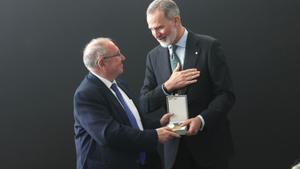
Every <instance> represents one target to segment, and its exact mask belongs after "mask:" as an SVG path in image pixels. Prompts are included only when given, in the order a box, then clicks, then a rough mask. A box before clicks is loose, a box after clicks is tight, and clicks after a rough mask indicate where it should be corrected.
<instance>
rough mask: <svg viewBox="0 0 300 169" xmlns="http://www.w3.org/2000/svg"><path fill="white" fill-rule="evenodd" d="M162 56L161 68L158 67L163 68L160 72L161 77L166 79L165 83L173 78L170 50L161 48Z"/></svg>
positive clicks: (160, 60) (160, 58)
mask: <svg viewBox="0 0 300 169" xmlns="http://www.w3.org/2000/svg"><path fill="white" fill-rule="evenodd" d="M159 50H160V52H159V53H160V54H161V55H160V56H159V58H158V60H159V62H158V63H159V64H160V65H159V66H157V67H158V68H161V70H160V71H159V72H161V77H162V78H163V79H164V81H166V80H168V79H169V77H170V76H171V74H172V71H171V66H170V59H169V57H170V55H169V50H168V48H163V47H160V49H159Z"/></svg>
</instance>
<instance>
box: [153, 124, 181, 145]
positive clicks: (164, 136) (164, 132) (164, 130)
mask: <svg viewBox="0 0 300 169" xmlns="http://www.w3.org/2000/svg"><path fill="white" fill-rule="evenodd" d="M156 132H157V136H158V142H159V143H160V144H163V143H165V142H167V141H169V140H171V139H174V138H180V135H178V134H176V133H174V132H173V131H172V129H170V128H169V127H161V128H157V129H156Z"/></svg>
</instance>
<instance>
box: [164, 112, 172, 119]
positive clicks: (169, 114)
mask: <svg viewBox="0 0 300 169" xmlns="http://www.w3.org/2000/svg"><path fill="white" fill-rule="evenodd" d="M173 115H174V113H167V114H165V115H164V116H165V117H168V118H169V117H171V116H173Z"/></svg>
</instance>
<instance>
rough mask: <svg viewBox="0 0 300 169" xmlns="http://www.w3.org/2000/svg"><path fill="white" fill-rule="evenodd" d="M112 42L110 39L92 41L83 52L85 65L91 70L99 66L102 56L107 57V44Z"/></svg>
mask: <svg viewBox="0 0 300 169" xmlns="http://www.w3.org/2000/svg"><path fill="white" fill-rule="evenodd" d="M110 41H112V40H111V39H110V38H103V37H100V38H96V39H92V40H91V41H90V42H89V43H88V44H87V45H86V46H85V48H84V50H83V63H84V65H85V66H86V67H87V68H88V69H89V68H94V67H96V66H97V62H98V59H99V57H100V56H104V55H106V49H105V44H107V43H108V42H110Z"/></svg>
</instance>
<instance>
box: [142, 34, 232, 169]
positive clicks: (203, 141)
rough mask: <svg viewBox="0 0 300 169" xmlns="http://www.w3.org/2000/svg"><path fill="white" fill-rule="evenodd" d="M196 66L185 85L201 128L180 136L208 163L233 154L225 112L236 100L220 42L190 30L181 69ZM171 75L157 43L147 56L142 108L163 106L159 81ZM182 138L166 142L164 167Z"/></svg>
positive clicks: (191, 114)
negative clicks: (192, 80) (194, 80)
mask: <svg viewBox="0 0 300 169" xmlns="http://www.w3.org/2000/svg"><path fill="white" fill-rule="evenodd" d="M189 68H197V69H198V70H200V77H199V78H198V81H197V83H195V84H192V85H190V86H188V87H186V89H185V90H184V91H185V94H186V95H187V98H188V109H189V117H190V118H191V117H195V116H197V115H199V114H201V115H202V117H203V118H204V121H205V127H204V129H203V131H201V132H199V133H198V134H197V135H195V136H191V137H182V138H181V139H185V142H186V143H187V148H188V149H189V150H188V151H190V152H191V153H192V155H193V157H194V159H196V160H197V161H198V162H199V163H201V165H210V164H212V163H214V162H215V161H218V160H219V159H224V158H227V157H229V156H230V155H232V154H233V143H232V138H231V133H230V126H229V120H228V118H227V114H228V112H229V110H230V109H231V107H232V106H233V104H234V102H235V96H234V93H233V88H232V81H231V77H230V73H229V69H228V67H227V64H226V61H225V56H224V54H223V51H222V48H221V45H220V43H218V41H217V40H216V39H214V38H212V37H209V36H205V35H198V34H195V33H193V32H191V31H189V34H188V38H187V44H186V53H185V61H184V66H183V69H189ZM170 75H171V68H170V61H169V52H168V49H167V48H163V47H161V46H157V47H155V48H154V49H152V50H151V51H150V52H149V53H148V56H147V61H146V71H145V79H144V84H143V87H142V89H141V96H140V103H141V107H142V109H143V112H152V111H155V110H156V109H159V108H163V109H164V110H166V104H165V103H166V96H165V94H164V93H163V91H162V88H161V85H162V84H163V83H164V82H165V81H167V80H168V78H169V77H170ZM181 139H176V140H172V141H170V142H168V143H166V144H165V148H164V150H165V160H164V162H165V167H166V169H170V168H171V167H172V166H173V164H174V161H175V158H176V154H177V148H178V144H179V142H180V140H181Z"/></svg>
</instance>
